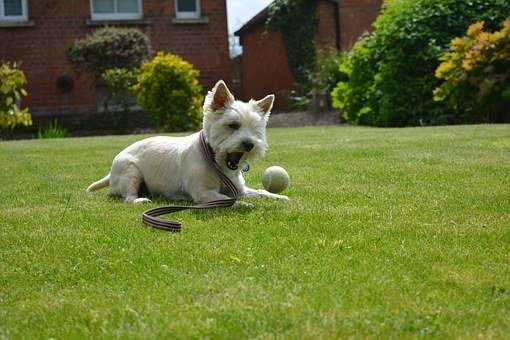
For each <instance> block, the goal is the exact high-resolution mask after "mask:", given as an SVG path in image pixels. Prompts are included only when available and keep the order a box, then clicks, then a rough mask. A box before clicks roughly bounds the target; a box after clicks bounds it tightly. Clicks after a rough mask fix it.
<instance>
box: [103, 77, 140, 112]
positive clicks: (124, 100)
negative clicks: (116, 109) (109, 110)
mask: <svg viewBox="0 0 510 340" xmlns="http://www.w3.org/2000/svg"><path fill="white" fill-rule="evenodd" d="M139 72H140V71H139V69H132V70H128V69H125V68H114V69H110V70H107V71H106V72H104V73H103V80H104V81H105V83H106V86H107V87H108V91H109V94H110V99H111V100H112V102H113V104H115V105H119V106H120V107H121V109H122V111H123V112H128V111H129V108H130V107H131V106H133V105H134V104H135V98H134V94H133V87H134V86H135V85H136V83H137V77H138V73H139Z"/></svg>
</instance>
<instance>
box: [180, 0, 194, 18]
mask: <svg viewBox="0 0 510 340" xmlns="http://www.w3.org/2000/svg"><path fill="white" fill-rule="evenodd" d="M175 13H176V17H177V18H180V19H198V18H200V0H175Z"/></svg>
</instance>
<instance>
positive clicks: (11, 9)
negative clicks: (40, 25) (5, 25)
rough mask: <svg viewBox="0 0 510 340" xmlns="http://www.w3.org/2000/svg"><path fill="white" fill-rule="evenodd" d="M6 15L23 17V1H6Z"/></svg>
mask: <svg viewBox="0 0 510 340" xmlns="http://www.w3.org/2000/svg"><path fill="white" fill-rule="evenodd" d="M4 12H5V15H6V16H7V15H23V7H22V6H21V0H4Z"/></svg>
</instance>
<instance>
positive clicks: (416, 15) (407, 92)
mask: <svg viewBox="0 0 510 340" xmlns="http://www.w3.org/2000/svg"><path fill="white" fill-rule="evenodd" d="M508 13H510V1H508V0H469V1H458V0H393V1H387V2H386V4H385V6H384V9H383V12H382V14H381V15H380V16H379V17H378V19H377V20H376V22H375V23H374V31H373V32H372V33H371V34H368V35H365V36H364V37H363V38H362V39H360V41H358V42H357V43H356V44H355V46H354V47H353V49H352V50H351V51H350V53H349V54H348V56H347V57H346V58H345V60H344V61H343V62H342V64H341V66H340V67H341V70H342V72H343V73H345V75H346V76H347V77H348V80H346V81H341V82H339V83H338V85H337V87H336V88H335V90H334V91H333V92H332V97H333V101H334V105H335V106H336V107H338V108H342V109H343V111H344V116H345V118H346V119H348V120H349V121H351V122H354V123H358V124H369V125H377V126H405V125H418V124H420V123H440V122H442V121H444V120H446V119H450V118H451V120H449V121H454V122H460V121H462V119H463V116H462V115H461V114H460V113H459V112H458V111H457V110H455V109H454V108H452V107H450V106H448V105H447V104H446V103H444V102H437V101H434V100H433V91H434V89H435V88H436V87H438V86H439V85H440V83H441V80H440V79H437V78H436V77H435V70H436V68H437V67H438V66H439V64H440V60H439V58H440V56H441V55H442V54H443V53H444V51H446V50H447V49H448V47H449V44H450V41H451V40H452V38H454V37H456V36H460V35H463V34H464V32H465V31H466V29H467V28H468V27H469V25H471V24H472V23H473V22H475V21H478V20H481V21H485V24H486V27H487V28H488V29H489V30H493V29H496V28H497V27H498V26H499V25H500V24H501V22H502V21H503V20H504V19H506V17H507V16H508ZM448 117H450V118H448Z"/></svg>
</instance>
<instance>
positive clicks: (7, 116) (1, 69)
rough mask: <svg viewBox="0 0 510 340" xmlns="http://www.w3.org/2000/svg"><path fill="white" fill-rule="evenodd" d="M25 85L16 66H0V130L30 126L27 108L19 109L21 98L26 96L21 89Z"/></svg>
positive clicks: (7, 64) (8, 64)
mask: <svg viewBox="0 0 510 340" xmlns="http://www.w3.org/2000/svg"><path fill="white" fill-rule="evenodd" d="M26 83H27V80H26V78H25V74H24V73H23V71H21V70H20V69H19V67H18V65H16V64H11V63H5V64H2V65H0V129H7V128H11V129H12V128H14V127H15V126H17V125H25V126H28V125H32V118H31V116H30V114H29V113H28V108H25V109H21V108H20V107H19V102H20V100H21V98H22V97H24V96H26V95H27V92H26V91H25V89H24V88H23V86H24V85H25V84H26Z"/></svg>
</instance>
